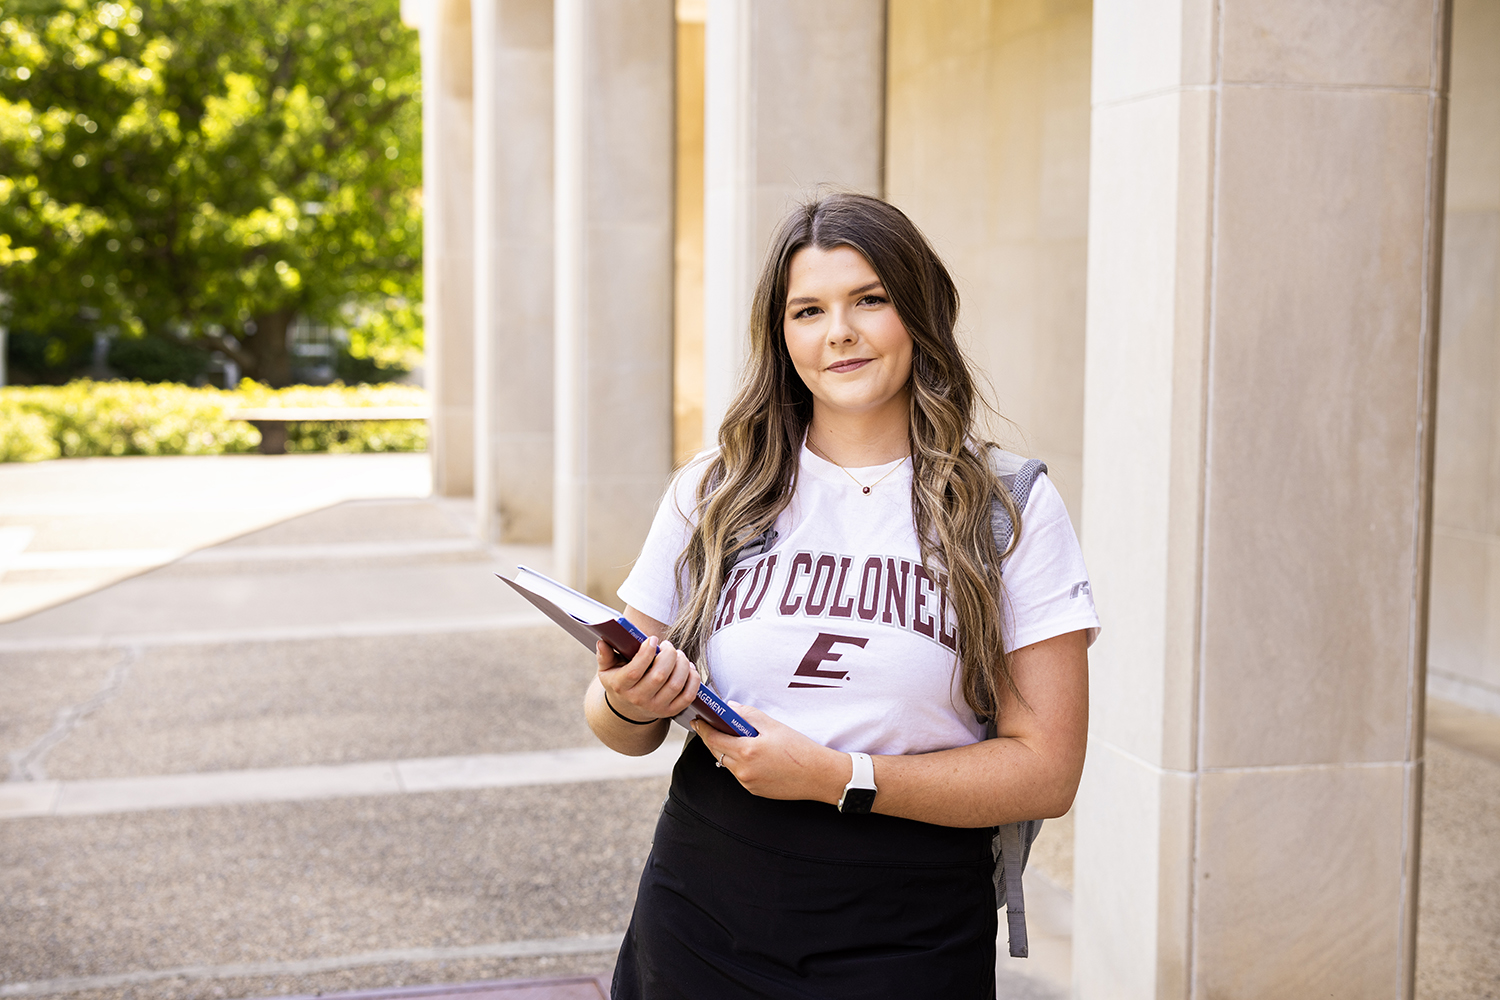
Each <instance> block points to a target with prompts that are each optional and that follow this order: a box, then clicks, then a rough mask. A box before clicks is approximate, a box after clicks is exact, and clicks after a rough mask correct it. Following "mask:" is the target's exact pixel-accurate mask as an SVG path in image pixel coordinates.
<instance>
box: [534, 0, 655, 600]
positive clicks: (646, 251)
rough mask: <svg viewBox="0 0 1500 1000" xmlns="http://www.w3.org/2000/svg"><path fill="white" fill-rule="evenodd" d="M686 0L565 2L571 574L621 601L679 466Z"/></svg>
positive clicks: (558, 54)
mask: <svg viewBox="0 0 1500 1000" xmlns="http://www.w3.org/2000/svg"><path fill="white" fill-rule="evenodd" d="M674 20H675V18H674V9H673V2H672V0H556V22H555V34H554V36H553V37H554V40H555V50H554V51H555V60H556V62H555V69H556V77H555V81H556V82H555V86H556V91H555V93H556V100H557V118H556V125H555V127H556V153H555V155H556V203H555V204H556V209H555V211H556V244H555V254H556V256H555V261H556V264H555V269H554V275H555V278H554V280H555V282H556V299H555V303H556V304H555V314H554V315H555V317H556V360H555V365H556V367H555V373H556V374H555V378H556V382H555V386H556V389H555V391H556V397H555V406H556V409H555V411H554V412H555V414H556V415H555V418H554V421H555V422H554V427H555V433H556V452H555V462H556V466H555V476H556V487H555V489H556V492H555V494H554V497H553V529H552V530H553V546H554V552H555V568H556V570H557V573H558V574H559V577H560V579H562V580H563V581H564V582H566V583H569V584H571V585H572V586H575V587H578V588H580V589H583V590H586V591H588V592H589V593H591V594H593V595H594V596H596V597H600V598H602V599H608V600H611V601H613V600H614V590H615V588H616V587H617V586H619V584H620V582H621V581H622V580H623V579H624V578H625V574H626V572H627V571H628V570H629V569H630V564H631V562H632V561H633V560H634V559H635V556H636V554H637V553H638V552H639V551H640V546H641V542H642V541H644V539H645V536H646V530H647V528H649V527H650V524H651V517H652V515H653V513H654V512H655V510H656V504H657V501H658V500H659V499H660V497H661V495H662V490H663V489H664V487H665V486H666V482H667V476H668V475H669V474H670V472H671V469H672V249H673V247H672V243H673V233H672V201H673V190H672V162H673V156H674V149H675V147H674V144H673V135H672V106H673V98H672V87H673V80H674V76H675V70H674V67H673V60H672V52H673V30H674Z"/></svg>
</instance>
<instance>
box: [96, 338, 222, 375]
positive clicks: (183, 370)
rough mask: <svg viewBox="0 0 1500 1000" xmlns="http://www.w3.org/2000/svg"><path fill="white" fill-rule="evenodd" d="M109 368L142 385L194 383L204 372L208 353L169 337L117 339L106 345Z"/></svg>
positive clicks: (206, 366) (206, 367) (206, 368)
mask: <svg viewBox="0 0 1500 1000" xmlns="http://www.w3.org/2000/svg"><path fill="white" fill-rule="evenodd" d="M109 366H110V367H111V368H113V369H114V370H115V372H116V373H117V374H119V375H122V376H124V377H125V378H129V379H140V380H141V381H142V382H194V381H196V380H197V378H198V376H199V375H202V374H203V373H204V372H205V371H207V370H208V352H207V351H204V350H203V349H201V348H198V347H194V346H192V345H191V344H184V343H182V342H181V341H179V340H176V339H175V338H172V337H160V336H151V335H150V334H148V335H146V336H144V337H117V338H115V340H114V341H113V342H112V343H111V344H110V345H109Z"/></svg>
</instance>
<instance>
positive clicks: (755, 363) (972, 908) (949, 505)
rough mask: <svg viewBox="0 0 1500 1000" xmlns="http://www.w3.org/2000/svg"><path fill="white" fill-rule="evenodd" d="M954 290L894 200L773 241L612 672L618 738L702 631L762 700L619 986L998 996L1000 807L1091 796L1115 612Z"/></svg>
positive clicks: (655, 702)
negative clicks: (970, 334) (1011, 454)
mask: <svg viewBox="0 0 1500 1000" xmlns="http://www.w3.org/2000/svg"><path fill="white" fill-rule="evenodd" d="M957 313H958V295H957V292H956V290H955V288H954V285H953V281H952V279H951V278H950V277H949V275H948V272H947V271H946V269H945V268H944V267H943V265H942V262H941V261H940V260H939V259H938V257H937V255H936V254H935V253H934V252H933V250H932V248H931V247H930V246H929V245H928V243H927V241H926V240H925V239H924V238H923V237H922V235H921V234H920V233H919V232H918V231H917V229H916V227H915V226H913V225H912V223H911V222H910V221H909V220H908V219H907V218H906V216H905V215H903V214H902V213H901V212H900V211H898V210H897V209H895V208H893V207H891V206H890V205H887V204H885V203H884V202H881V201H878V200H876V199H873V198H866V197H861V196H857V195H846V194H840V195H833V196H831V197H827V198H823V199H821V200H819V201H816V202H813V203H811V204H809V205H806V206H804V207H802V208H801V209H799V210H797V211H796V212H794V213H793V214H792V215H791V216H790V217H789V218H788V219H787V220H785V222H783V224H782V226H781V228H780V230H779V232H778V234H777V236H776V238H775V240H774V241H773V245H772V249H771V251H770V254H769V256H768V259H767V261H766V265H765V268H764V270H763V272H762V274H761V278H760V282H759V285H758V287H757V289H756V294H755V301H754V306H753V315H752V319H751V357H750V359H749V363H748V370H747V374H746V377H745V380H744V382H743V384H742V385H741V387H740V390H739V393H738V395H737V396H736V398H735V400H734V402H733V403H732V404H731V406H730V408H729V412H728V414H727V415H726V417H725V419H724V422H723V426H722V428H721V430H720V433H719V447H718V449H717V450H716V451H712V452H708V453H705V454H704V455H701V456H699V457H698V458H697V459H695V460H694V461H693V462H692V463H690V464H689V466H688V467H687V468H686V469H684V470H683V472H682V473H681V474H680V475H679V476H678V477H677V479H676V481H675V482H674V485H673V487H672V489H671V490H669V492H668V495H667V497H666V499H664V501H663V503H662V506H661V509H660V510H659V511H658V513H657V517H656V520H655V522H654V524H653V525H652V528H651V532H650V534H649V536H648V538H647V540H646V544H645V546H644V548H643V550H642V552H641V556H640V558H639V559H638V560H637V562H636V565H635V568H634V569H633V570H632V572H631V574H630V576H629V578H628V579H627V580H626V581H625V583H624V585H623V586H622V587H621V588H620V596H621V597H622V598H623V599H624V600H625V601H626V604H627V608H626V612H625V613H626V615H627V617H629V618H630V620H631V621H633V622H634V623H635V624H636V625H637V626H638V627H639V628H640V629H641V630H642V631H643V632H645V633H646V634H647V635H649V636H651V637H652V640H651V641H650V642H647V643H645V644H644V645H643V646H642V647H641V649H642V652H640V653H639V654H637V656H636V657H635V658H634V659H633V660H631V661H630V662H629V663H626V664H619V663H617V662H616V661H615V658H614V656H613V654H612V653H610V652H609V650H608V649H607V647H603V646H602V645H601V648H600V670H599V673H598V674H597V675H596V677H595V679H594V680H593V681H592V682H591V684H590V687H589V691H588V694H587V696H586V697H585V711H586V713H587V716H588V721H589V725H590V726H591V727H592V729H593V730H594V732H595V733H596V734H597V735H598V736H599V738H600V739H601V740H602V741H603V742H604V743H606V744H607V745H609V746H611V747H613V748H614V749H616V750H618V751H620V752H622V753H628V754H643V753H648V752H650V751H651V750H653V749H655V748H656V747H657V746H659V745H660V743H661V741H662V739H663V738H664V737H665V736H666V732H667V729H668V726H669V724H670V723H669V721H668V720H670V718H671V717H672V716H674V715H676V714H678V713H679V712H681V711H682V710H683V709H684V708H685V707H686V706H687V705H688V704H689V703H690V702H691V701H692V699H693V696H694V694H695V692H696V690H697V686H698V683H699V679H698V673H697V670H696V668H695V666H694V662H695V661H696V662H697V663H700V664H702V665H704V666H705V667H706V669H707V671H708V673H709V674H710V676H711V678H712V681H713V684H714V686H715V688H716V689H717V690H718V691H719V692H720V693H721V694H722V695H724V696H725V697H726V698H727V699H730V700H731V702H732V703H733V704H735V706H736V708H738V710H739V711H740V713H741V714H742V715H744V716H745V718H746V719H748V720H749V721H750V722H751V724H753V725H754V726H756V727H757V728H758V729H759V730H760V735H759V736H756V737H751V738H737V737H729V736H725V735H723V734H721V733H718V732H715V731H713V730H712V729H709V728H708V727H706V726H703V725H702V724H701V723H700V724H698V725H699V729H698V733H697V735H698V736H699V737H700V738H699V739H690V740H689V742H688V745H687V747H686V748H685V749H684V751H683V755H682V757H681V759H680V760H679V762H678V764H677V767H676V770H675V771H674V773H673V777H672V790H671V794H670V795H669V797H668V799H667V802H666V804H665V805H664V807H663V811H662V816H661V820H660V822H659V824H658V826H657V831H656V839H655V842H654V844H653V847H652V853H651V856H650V858H649V859H648V860H647V863H646V869H645V872H644V873H643V874H642V877H641V885H640V890H639V892H638V894H637V900H636V909H635V914H634V916H633V917H632V920H631V926H630V930H629V932H628V933H627V935H626V938H625V942H624V945H623V946H622V948H621V952H620V957H619V961H618V963H617V965H616V972H615V984H614V996H615V997H616V998H617V1000H622V998H636V997H644V998H652V1000H656V998H661V997H687V998H730V997H777V998H784V997H809V998H812V997H818V998H826V997H845V996H847V997H874V996H900V997H920V996H933V997H988V996H993V995H994V962H995V933H996V914H995V903H994V893H993V888H992V882H991V876H992V872H993V861H992V858H991V854H990V834H991V830H990V828H991V827H993V826H995V825H996V824H1002V823H1008V822H1013V821H1015V820H1021V819H1035V818H1038V817H1050V816H1060V815H1062V814H1063V813H1064V812H1066V811H1067V809H1068V807H1069V805H1070V804H1071V802H1072V799H1073V794H1074V792H1075V790H1076V789H1077V785H1078V779H1079V775H1080V772H1081V770H1082V766H1083V753H1084V741H1085V732H1086V728H1087V683H1088V682H1087V645H1088V642H1089V641H1091V639H1092V636H1093V634H1094V633H1095V632H1096V631H1097V626H1098V621H1097V618H1096V617H1095V615H1094V610H1093V605H1092V601H1091V598H1090V597H1089V589H1088V587H1087V586H1086V585H1085V586H1079V585H1080V584H1086V582H1087V577H1086V574H1085V570H1084V567H1083V561H1082V558H1081V556H1080V554H1079V551H1078V544H1077V540H1076V537H1075V536H1074V534H1073V530H1072V526H1071V524H1070V523H1069V521H1068V517H1067V512H1066V510H1065V509H1064V508H1063V505H1062V502H1061V500H1060V498H1058V496H1057V492H1056V490H1055V489H1054V488H1053V487H1052V486H1051V484H1050V483H1049V482H1047V481H1046V479H1045V477H1042V478H1041V479H1039V480H1038V482H1037V485H1036V486H1035V487H1034V488H1033V491H1032V495H1031V500H1030V503H1029V504H1028V506H1027V509H1026V518H1025V521H1024V523H1022V522H1021V521H1020V519H1019V517H1018V512H1017V511H1016V509H1015V505H1014V503H1013V502H1012V501H1011V499H1010V498H1009V497H1008V495H1006V493H1005V491H1004V490H1002V489H1000V488H999V485H998V482H997V479H996V476H995V474H994V472H993V469H992V466H991V457H992V456H991V454H990V450H989V448H988V446H984V445H983V444H981V443H979V442H977V441H975V440H974V438H973V437H972V434H973V424H974V410H975V406H976V392H975V388H974V383H973V379H972V377H971V375H970V373H969V371H968V368H967V366H966V363H965V361H964V359H963V356H962V353H961V351H960V349H959V347H958V344H957V341H956V340H955V338H954V331H953V327H954V322H955V319H956V317H957ZM997 503H999V504H1004V505H1005V507H1006V509H1007V511H1008V512H1009V513H1010V515H1011V516H1012V518H1013V523H1016V524H1017V525H1018V526H1019V528H1020V530H1019V531H1017V533H1016V535H1015V540H1014V541H1013V542H1012V543H1011V544H1010V546H1009V547H1008V551H1007V552H1006V553H1000V552H998V551H997V550H996V540H995V535H994V527H993V523H992V520H991V515H992V509H993V505H994V504H997ZM1002 570H1003V574H1004V583H1003V586H1002V577H1001V573H1002ZM658 642H659V650H658V652H657V653H656V654H655V655H654V656H653V655H652V653H651V650H653V649H656V648H657V646H658ZM989 718H994V719H995V720H996V722H997V730H998V738H996V739H989V740H986V739H985V738H984V737H985V723H984V721H983V720H986V719H989ZM871 770H873V780H871V779H872V775H871ZM846 788H847V791H846ZM841 800H842V802H843V805H842V806H840V805H839V803H840V802H841Z"/></svg>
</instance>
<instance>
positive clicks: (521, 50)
mask: <svg viewBox="0 0 1500 1000" xmlns="http://www.w3.org/2000/svg"><path fill="white" fill-rule="evenodd" d="M408 16H410V17H411V18H412V19H413V20H416V21H418V22H419V23H420V27H421V29H422V46H423V74H424V83H423V94H424V114H425V126H424V142H425V143H426V150H425V188H424V197H425V204H426V230H425V231H426V241H427V243H426V256H425V260H426V267H427V269H428V270H427V275H426V289H427V296H428V300H427V304H426V317H427V344H428V352H429V353H428V364H427V373H428V379H429V386H430V389H431V392H432V396H433V406H434V420H433V425H432V426H433V437H432V452H433V461H434V471H435V476H436V480H435V481H436V483H437V484H438V489H439V490H440V491H441V492H444V493H448V494H456V495H468V494H470V493H472V494H473V495H474V496H475V498H476V501H477V503H478V509H479V513H480V519H481V523H482V524H483V525H484V526H485V527H484V531H485V533H486V534H487V536H488V537H490V538H492V539H496V540H505V541H518V542H520V541H525V542H538V541H548V540H550V541H551V542H552V544H553V546H554V550H555V554H556V561H555V565H556V568H557V570H558V572H559V573H560V574H561V575H562V576H563V577H565V578H566V579H568V580H569V581H570V582H572V583H574V584H575V585H578V586H581V587H584V588H586V589H588V590H590V591H591V592H594V593H596V594H600V595H603V596H609V595H611V594H612V593H613V590H614V587H615V586H616V585H617V584H618V582H619V581H620V580H621V579H622V578H623V576H624V574H625V572H626V571H627V569H628V567H629V565H630V562H631V560H632V559H633V558H634V555H635V553H636V551H637V549H638V547H639V545H640V542H641V539H642V538H643V536H644V533H645V531H646V528H647V526H648V524H649V523H650V519H651V515H652V512H653V510H654V508H655V505H656V502H657V500H658V498H659V496H660V495H661V492H662V489H663V487H664V485H665V482H666V479H667V477H668V475H669V474H670V472H671V470H672V468H673V467H674V465H675V464H676V463H679V462H680V461H681V460H682V459H683V458H684V456H686V455H689V454H691V453H692V452H693V451H695V450H696V449H697V448H699V447H701V446H702V443H703V442H704V441H712V439H713V435H714V432H715V428H716V427H717V422H718V419H719V417H720V415H721V414H722V413H723V411H724V407H725V404H726V402H727V400H728V398H729V396H730V394H731V393H732V391H733V387H734V383H735V378H736V376H737V373H738V369H739V365H740V362H741V358H742V356H743V350H744V340H745V329H746V320H747V315H748V309H749V301H750V293H751V288H752V285H753V281H754V277H755V273H756V270H757V268H758V265H759V260H760V256H761V253H762V251H763V248H764V247H765V245H766V242H767V240H768V237H769V234H770V230H771V227H772V226H773V225H774V223H775V222H776V220H777V219H778V218H779V217H780V216H781V215H782V214H783V213H784V212H785V211H786V210H787V209H788V207H789V206H790V205H791V204H793V203H794V202H795V201H796V200H797V199H799V198H802V197H805V196H806V195H807V194H809V193H811V192H813V191H815V190H816V189H818V188H819V187H820V186H832V187H837V188H842V189H850V190H856V191H863V192H868V193H871V194H877V195H881V196H883V197H885V198H887V199H889V200H891V201H892V202H894V203H895V204H897V205H898V206H900V207H901V208H903V209H904V210H905V211H906V212H907V213H908V214H909V215H911V216H912V218H913V219H914V220H915V221H916V222H917V224H918V225H919V226H921V227H922V228H923V229H924V230H925V231H926V232H927V233H928V234H929V236H931V237H932V239H933V240H934V242H935V243H936V245H937V247H938V249H939V251H940V252H941V253H943V254H944V256H945V257H946V259H947V260H948V262H949V264H950V266H951V268H952V270H953V271H954V273H955V275H956V276H957V278H958V280H959V283H960V291H961V293H962V295H963V300H964V308H963V314H962V320H961V323H962V326H963V329H964V336H965V337H966V338H967V344H968V347H969V350H970V351H971V353H972V355H973V357H974V358H975V360H976V361H977V362H978V364H979V366H980V367H981V368H982V369H983V371H984V372H985V374H986V375H987V377H988V379H989V381H990V383H991V385H992V387H993V395H994V399H995V402H996V403H997V405H998V408H999V410H1000V412H1002V413H1003V414H1005V416H1006V417H1007V418H1009V420H1010V421H1012V422H1013V423H1012V424H1010V425H1006V424H1001V425H999V426H997V427H996V428H994V431H995V433H996V434H997V435H1000V436H1003V438H1004V439H1005V440H1006V441H1007V443H1009V444H1010V445H1011V446H1012V447H1014V448H1016V449H1017V450H1021V451H1024V452H1027V453H1029V454H1035V455H1038V456H1040V457H1042V458H1044V459H1045V460H1046V461H1047V463H1048V465H1049V467H1050V468H1051V470H1052V473H1053V476H1054V479H1055V480H1056V482H1057V485H1058V487H1059V489H1060V490H1061V492H1062V494H1063V496H1064V498H1065V500H1066V501H1067V503H1068V506H1069V509H1070V510H1071V512H1072V514H1073V517H1074V519H1075V522H1077V523H1078V524H1079V525H1080V527H1081V532H1082V536H1083V540H1084V546H1085V552H1086V555H1087V557H1088V559H1089V563H1090V567H1091V571H1092V574H1093V577H1094V582H1095V590H1096V593H1097V594H1098V595H1099V608H1100V613H1101V615H1102V616H1103V618H1104V620H1105V638H1104V640H1103V641H1102V642H1101V643H1100V644H1099V645H1098V646H1097V647H1096V649H1095V651H1094V656H1093V665H1094V720H1093V725H1092V729H1091V742H1090V764H1089V768H1088V770H1087V773H1086V777H1085V786H1084V789H1083V791H1082V793H1081V796H1080V802H1079V807H1078V828H1077V829H1078V832H1077V846H1076V858H1077V861H1076V865H1077V874H1076V885H1077V890H1076V892H1077V896H1076V903H1077V905H1076V912H1077V917H1076V923H1075V933H1074V949H1075V950H1074V955H1075V961H1074V990H1075V995H1077V996H1079V997H1082V998H1085V1000H1091V998H1095V997H1173V998H1177V997H1210V996H1212V997H1224V998H1230V997H1245V998H1264V997H1271V996H1332V997H1348V998H1365V997H1372V996H1410V994H1411V983H1412V973H1413V967H1414V966H1413V963H1414V961H1415V959H1414V955H1413V943H1414V938H1415V920H1416V910H1415V899H1416V889H1417V880H1418V873H1417V870H1416V867H1417V866H1416V858H1417V857H1418V843H1419V841H1418V836H1419V822H1420V807H1421V788H1422V746H1423V737H1422V718H1423V699H1424V690H1425V687H1426V685H1429V684H1430V685H1431V686H1432V688H1433V689H1434V690H1435V691H1437V692H1439V693H1441V694H1442V695H1443V696H1445V697H1448V698H1452V699H1454V700H1458V701H1461V702H1464V703H1466V704H1469V705H1471V706H1474V707H1479V708H1484V709H1486V710H1489V711H1492V712H1500V402H1497V400H1500V392H1497V388H1500V306H1497V301H1496V284H1497V277H1500V60H1497V59H1495V58H1494V53H1496V52H1500V0H1452V2H1451V3H1450V2H1448V0H1392V2H1389V3H1383V4H1378V5H1372V4H1361V3H1355V2H1339V3H1327V4H1315V5H1309V4H1305V3H1299V2H1292V0H1215V2H1211V0H1171V2H1167V0H1137V2H1126V0H1097V2H1096V3H1093V4H1090V3H1089V2H1087V0H1056V2H1052V3H1046V4H1038V3H1032V2H1025V0H954V2H950V3H942V4H935V3H927V2H923V0H707V2H702V0H700V2H697V3H693V2H687V0H677V2H676V3H674V2H673V0H426V3H425V5H423V4H422V2H421V0H411V3H410V6H409V8H408ZM1450 80H1451V102H1452V108H1451V113H1450V110H1449V100H1450ZM1440 317H1441V320H1442V324H1441V326H1442V331H1443V350H1442V352H1441V354H1440V353H1439V351H1438V330H1439V318H1440ZM1440 357H1441V362H1440V361H1439V358H1440ZM1435 417H1436V423H1434V418H1435ZM1435 426H1436V432H1434V427H1435ZM1429 580H1430V583H1429ZM1429 608H1430V613H1429ZM1429 621H1430V623H1431V629H1430V641H1429V627H1428V624H1429Z"/></svg>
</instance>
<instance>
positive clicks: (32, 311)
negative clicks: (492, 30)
mask: <svg viewBox="0 0 1500 1000" xmlns="http://www.w3.org/2000/svg"><path fill="white" fill-rule="evenodd" d="M420 183H421V110H420V73H419V68H418V55H417V42H416V34H415V32H413V31H411V30H410V29H408V28H406V27H404V26H403V25H402V24H401V22H400V18H399V14H398V0H290V2H285V0H128V2H122V3H114V2H107V3H96V2H92V0H6V3H5V5H4V12H3V13H0V324H5V325H7V326H9V327H10V328H11V329H13V330H26V331H30V332H32V333H41V334H46V335H47V336H48V337H50V338H52V339H53V341H54V342H55V345H56V348H57V350H58V351H60V352H64V353H65V352H68V351H70V350H71V351H76V350H77V346H78V345H79V343H80V342H86V341H88V340H91V339H92V337H93V335H94V333H95V332H96V331H98V330H107V329H111V328H113V329H114V330H116V331H118V333H119V334H120V335H121V336H133V337H139V336H143V335H147V334H150V335H155V336H162V335H172V336H177V337H182V338H189V339H193V340H196V341H198V342H201V343H205V344H207V345H211V346H212V347H214V348H217V349H219V350H222V351H223V352H224V353H225V354H227V355H229V356H230V357H232V358H233V359H234V360H235V361H236V362H237V363H238V364H239V365H240V366H241V368H242V369H243V370H244V372H245V373H246V374H247V375H250V376H253V377H255V378H259V379H262V380H265V381H269V382H271V383H273V384H282V383H285V382H286V381H287V380H288V378H289V376H290V367H289V358H288V356H287V351H286V330H287V327H288V324H289V323H290V322H291V321H292V319H293V318H294V317H296V316H298V315H302V316H306V317H308V318H309V319H312V320H316V321H320V322H339V321H343V322H345V323H346V324H347V323H350V322H353V323H356V324H359V323H363V324H365V325H366V326H367V327H371V328H372V329H373V330H374V331H375V332H374V333H372V334H370V336H375V337H376V338H377V339H379V338H384V339H385V340H386V341H389V340H390V338H392V337H395V338H397V339H399V338H400V337H402V336H408V337H415V336H419V335H420V333H419V331H414V330H412V329H411V325H410V321H411V319H412V313H413V310H412V303H416V302H419V301H420V299H421V284H420V282H421V247H422V234H421V206H420V192H419V186H420ZM392 317H397V318H399V317H406V319H407V323H405V324H402V323H400V322H393V321H392ZM382 324H383V325H382ZM367 339H368V336H367ZM51 349H52V348H51V347H50V346H49V350H51Z"/></svg>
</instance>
